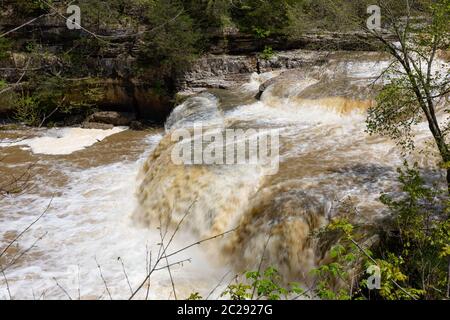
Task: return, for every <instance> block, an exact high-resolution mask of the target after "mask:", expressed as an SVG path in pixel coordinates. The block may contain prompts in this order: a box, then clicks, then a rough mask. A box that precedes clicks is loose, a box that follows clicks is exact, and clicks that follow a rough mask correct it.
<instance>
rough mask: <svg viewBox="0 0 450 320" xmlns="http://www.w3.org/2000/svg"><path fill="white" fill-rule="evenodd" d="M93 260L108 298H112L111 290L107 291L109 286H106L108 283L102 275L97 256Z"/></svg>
mask: <svg viewBox="0 0 450 320" xmlns="http://www.w3.org/2000/svg"><path fill="white" fill-rule="evenodd" d="M95 262H96V263H97V268H98V271H99V272H100V277H101V278H102V281H103V284H104V285H105V289H106V292H107V293H108V295H109V299H110V300H113V298H112V296H111V292H110V291H109V288H108V284H107V283H106V280H105V277H104V276H103V272H102V268H101V267H100V264H99V263H98V261H97V258H95Z"/></svg>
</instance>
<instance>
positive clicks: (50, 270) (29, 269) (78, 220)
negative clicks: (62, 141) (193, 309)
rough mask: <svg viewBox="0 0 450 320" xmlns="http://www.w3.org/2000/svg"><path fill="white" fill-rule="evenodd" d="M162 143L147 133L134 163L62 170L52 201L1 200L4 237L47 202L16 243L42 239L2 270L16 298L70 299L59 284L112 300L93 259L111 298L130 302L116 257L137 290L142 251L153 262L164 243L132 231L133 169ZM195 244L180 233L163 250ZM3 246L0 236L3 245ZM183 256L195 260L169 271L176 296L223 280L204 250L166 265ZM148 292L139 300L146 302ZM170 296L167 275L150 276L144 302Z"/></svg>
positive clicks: (1, 290) (2, 294) (74, 293)
mask: <svg viewBox="0 0 450 320" xmlns="http://www.w3.org/2000/svg"><path fill="white" fill-rule="evenodd" d="M161 138H162V137H161V135H153V136H150V137H149V139H148V140H147V141H148V144H149V145H150V146H149V148H148V149H149V150H148V151H147V152H146V153H145V154H144V155H142V157H141V158H140V160H139V161H137V162H120V163H114V164H111V165H106V166H101V167H96V168H90V169H84V170H74V169H73V168H66V169H65V170H64V173H65V174H66V175H68V176H69V180H70V182H69V183H68V185H67V186H65V187H64V188H63V190H62V194H61V195H58V196H56V197H55V198H54V199H53V201H51V199H50V198H48V197H41V196H38V195H24V196H21V198H14V199H6V200H5V201H2V203H0V210H1V211H2V212H7V213H8V214H6V215H0V234H6V233H7V232H11V231H15V232H20V231H21V230H23V228H25V227H26V226H28V225H29V224H30V222H32V221H33V220H34V219H35V218H36V217H37V216H39V214H40V213H42V212H43V211H44V210H45V208H46V207H47V206H48V204H49V203H50V202H51V205H50V208H49V210H48V212H47V213H46V215H45V216H44V217H43V218H42V219H41V220H40V221H39V222H38V223H37V224H36V225H35V226H34V227H33V228H32V229H31V230H30V231H29V232H27V233H26V234H25V236H24V237H23V239H21V240H20V241H19V242H20V247H21V248H22V249H24V248H27V247H28V246H31V245H32V243H33V242H34V241H36V240H37V239H38V238H39V237H41V236H42V235H44V234H45V233H47V235H46V236H45V237H44V238H43V239H42V240H41V241H39V242H38V244H37V246H36V248H34V249H33V250H31V252H30V253H29V254H28V255H26V256H25V257H24V260H22V261H20V262H19V263H18V264H17V266H13V267H11V268H10V269H8V270H7V271H6V275H7V277H8V281H9V286H10V289H11V293H12V295H13V297H14V298H16V299H34V298H45V299H67V294H66V293H64V291H63V290H62V289H61V288H60V287H58V285H57V283H56V281H57V282H58V284H59V285H60V286H61V287H63V288H64V289H65V290H66V291H67V293H68V294H69V295H70V296H71V297H72V298H73V299H76V298H78V288H79V290H80V293H81V297H82V298H84V299H92V298H93V299H98V298H102V299H109V294H108V293H107V291H106V288H105V285H104V282H103V280H102V278H101V275H100V271H99V268H98V266H97V262H96V260H97V261H98V264H99V265H100V267H101V270H102V273H103V277H104V279H105V281H106V282H107V285H108V289H109V291H110V293H111V295H112V297H113V299H127V298H128V297H130V295H131V294H130V290H129V288H128V284H127V281H126V278H125V275H124V273H123V270H122V265H121V262H120V261H119V260H118V258H119V257H120V258H121V259H122V261H123V263H124V265H125V268H126V273H127V275H128V277H129V280H130V283H131V286H132V288H133V289H136V288H137V287H138V285H139V284H140V283H141V282H142V281H143V280H144V279H145V277H146V265H147V262H146V256H147V251H148V250H150V251H151V252H152V254H153V263H154V262H155V260H156V255H157V252H158V248H159V247H158V246H157V244H158V243H159V242H161V241H160V234H159V231H158V230H156V229H146V228H140V227H137V226H135V225H134V224H133V223H132V219H131V213H132V212H133V210H134V209H135V206H136V200H135V194H134V193H135V189H136V176H137V173H138V170H139V168H140V166H141V164H142V161H143V160H144V159H145V158H146V157H147V156H148V154H149V152H150V150H152V149H153V147H155V146H156V145H157V143H159V140H160V139H161ZM43 188H45V186H43ZM170 235H171V234H170V233H169V236H170ZM169 236H168V237H167V238H169ZM198 240H199V239H190V238H189V236H187V235H184V234H182V233H180V234H179V235H177V236H176V238H175V241H174V243H173V244H172V246H171V247H170V248H169V249H168V253H169V252H173V251H174V250H177V248H182V247H184V246H186V245H187V244H189V243H191V242H195V241H198ZM6 243H7V242H6V241H5V240H4V239H3V240H2V239H0V247H2V248H3V247H4V245H6ZM166 243H167V240H166ZM147 248H148V249H147ZM185 259H192V261H191V263H184V266H183V267H182V266H180V265H177V266H174V267H172V269H171V271H172V275H173V278H174V281H175V284H176V289H177V293H178V295H179V296H178V298H187V297H188V296H189V294H190V293H192V292H197V291H199V292H202V294H205V292H209V290H211V289H212V288H214V286H215V285H216V284H217V283H218V281H219V280H218V279H220V277H221V275H223V273H222V271H221V270H220V269H217V270H216V269H214V268H212V267H210V266H209V263H208V261H207V259H206V258H205V257H204V255H203V252H202V247H201V246H200V247H195V248H193V249H191V250H189V251H186V252H184V253H182V254H180V255H177V256H176V257H173V258H171V259H170V260H169V263H175V262H177V261H181V260H185ZM165 264H166V261H162V262H161V263H160V266H164V265H165ZM216 272H219V274H216ZM220 273H222V274H220ZM78 278H79V281H78ZM55 279H56V280H55ZM2 280H3V279H1V280H0V299H5V298H7V297H8V295H7V292H6V288H5V286H4V283H2ZM202 290H203V291H202ZM145 291H146V290H143V291H141V293H140V294H139V295H138V296H137V298H139V299H142V298H144V296H145ZM171 294H172V285H171V281H170V277H169V275H168V273H167V270H161V271H158V272H156V273H155V274H154V276H152V282H151V289H150V296H149V297H150V298H151V299H168V298H169V297H172V298H173V295H172V296H171ZM206 294H207V293H206Z"/></svg>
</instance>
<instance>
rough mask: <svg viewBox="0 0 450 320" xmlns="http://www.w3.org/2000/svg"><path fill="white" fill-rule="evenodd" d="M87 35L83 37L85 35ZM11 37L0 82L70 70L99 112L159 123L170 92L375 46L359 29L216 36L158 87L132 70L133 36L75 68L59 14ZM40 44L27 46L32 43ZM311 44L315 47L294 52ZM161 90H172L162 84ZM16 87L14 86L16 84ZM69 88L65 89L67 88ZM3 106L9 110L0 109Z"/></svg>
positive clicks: (5, 18)
mask: <svg viewBox="0 0 450 320" xmlns="http://www.w3.org/2000/svg"><path fill="white" fill-rule="evenodd" d="M27 20H29V19H26V18H17V17H14V16H11V15H10V12H9V11H8V10H4V11H3V12H2V13H0V30H3V31H6V30H12V29H14V28H16V27H18V26H20V25H22V24H23V23H25V22H27ZM132 32H133V30H127V26H124V27H122V26H119V27H118V26H115V28H114V29H111V30H101V33H102V34H108V35H111V36H119V35H123V34H130V33H132ZM84 36H86V38H87V39H89V36H88V35H86V34H85V35H84ZM8 38H9V39H10V40H12V41H14V47H12V48H11V49H10V50H9V51H8V54H9V58H6V59H3V60H0V79H3V80H5V81H7V82H8V83H15V82H17V81H18V80H19V79H20V86H33V85H36V83H33V79H32V77H31V75H32V73H33V72H35V73H46V74H50V75H63V76H64V77H66V71H67V70H68V69H69V68H72V69H71V75H70V78H71V79H70V80H71V82H72V86H73V88H75V90H74V91H75V92H76V91H77V90H79V89H80V88H84V87H82V86H85V85H86V84H85V83H83V79H86V78H91V79H92V81H90V84H89V85H91V86H94V87H97V88H98V87H100V88H102V89H103V92H104V94H103V96H102V99H100V100H99V101H97V104H98V107H99V108H100V109H103V110H114V111H120V112H133V113H135V114H136V115H137V116H138V118H144V119H151V120H155V121H164V120H165V118H166V117H167V115H168V114H169V113H170V112H171V110H172V108H173V103H174V95H175V93H176V92H182V93H195V92H198V91H201V90H204V89H205V88H224V89H228V88H233V87H236V86H238V85H240V84H242V83H244V82H246V81H248V80H249V78H250V76H251V74H252V73H255V72H256V73H261V72H267V71H273V70H277V69H292V68H298V67H303V66H305V65H310V64H319V63H321V61H322V60H323V57H324V55H325V52H326V51H329V50H339V49H341V50H374V48H375V47H374V46H371V45H370V44H367V42H366V39H364V36H363V35H360V34H356V33H354V34H337V33H323V32H322V33H316V34H309V35H304V36H301V37H298V38H297V39H294V40H292V39H286V38H284V37H283V36H277V35H274V36H272V37H270V38H267V39H265V40H264V41H262V40H255V39H254V37H252V36H250V35H245V34H241V33H239V32H236V31H233V32H227V33H224V32H222V33H218V34H217V35H216V36H214V37H213V39H212V40H211V42H212V45H211V48H210V51H209V53H208V54H207V55H205V56H202V57H200V58H198V59H197V61H195V62H194V63H193V64H192V66H191V67H190V68H188V71H187V72H185V73H183V74H180V75H179V76H178V78H177V79H175V80H173V83H170V84H167V83H166V84H163V86H164V90H161V86H160V85H158V86H156V85H155V84H154V83H152V79H151V77H150V78H149V77H148V76H147V77H145V76H144V77H143V76H142V75H141V73H140V72H139V70H138V68H137V57H136V51H137V46H138V43H137V41H136V39H132V38H127V37H118V38H117V39H116V40H114V41H113V43H112V45H105V46H101V47H95V48H93V50H92V52H90V53H89V54H87V55H85V56H81V57H80V59H82V68H80V70H79V71H77V70H75V71H74V70H73V67H71V66H70V65H69V64H70V63H69V62H68V61H67V59H66V54H67V52H70V51H71V50H72V49H73V47H74V41H75V40H76V39H80V31H76V30H75V31H70V30H68V29H67V27H66V25H65V21H64V20H63V19H61V17H58V16H57V15H55V14H53V15H47V16H43V17H41V18H39V19H37V20H36V21H34V22H32V23H30V24H28V25H27V26H26V27H23V28H21V29H19V30H18V31H16V32H13V33H11V34H9V35H8ZM36 43H37V44H38V45H39V47H38V48H37V49H36V48H33V50H31V49H32V48H30V45H31V44H36ZM267 45H269V46H271V47H272V48H273V49H274V50H275V55H274V56H273V57H270V58H266V59H262V58H260V57H259V56H260V55H259V54H258V53H259V52H261V51H262V49H263V48H264V47H265V46H267ZM296 49H303V50H305V49H309V50H313V51H297V50H296ZM166 87H170V88H169V89H167V88H166ZM18 89H20V88H18ZM69 90H71V89H70V88H69ZM1 110H7V108H0V113H1Z"/></svg>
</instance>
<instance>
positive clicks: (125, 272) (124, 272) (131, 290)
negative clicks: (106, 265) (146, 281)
mask: <svg viewBox="0 0 450 320" xmlns="http://www.w3.org/2000/svg"><path fill="white" fill-rule="evenodd" d="M117 260H119V261H120V263H121V264H122V270H123V274H124V275H125V279H126V280H127V284H128V288H130V292H131V294H133V288H132V287H131V284H130V279H129V278H128V274H127V271H126V269H125V265H124V263H123V260H122V258H120V257H119V258H117Z"/></svg>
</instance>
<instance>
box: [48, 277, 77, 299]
mask: <svg viewBox="0 0 450 320" xmlns="http://www.w3.org/2000/svg"><path fill="white" fill-rule="evenodd" d="M53 280H55V282H56V285H57V286H58V288H59V289H61V291H62V292H64V294H65V295H66V296H67V297H68V298H69V300H73V299H72V297H71V296H70V294H69V293H68V292H67V290H66V289H64V287H63V286H62V285H60V284H59V282H58V280H56V278H53Z"/></svg>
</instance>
